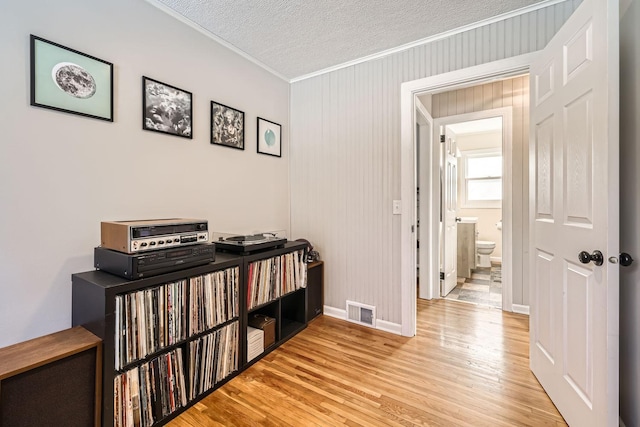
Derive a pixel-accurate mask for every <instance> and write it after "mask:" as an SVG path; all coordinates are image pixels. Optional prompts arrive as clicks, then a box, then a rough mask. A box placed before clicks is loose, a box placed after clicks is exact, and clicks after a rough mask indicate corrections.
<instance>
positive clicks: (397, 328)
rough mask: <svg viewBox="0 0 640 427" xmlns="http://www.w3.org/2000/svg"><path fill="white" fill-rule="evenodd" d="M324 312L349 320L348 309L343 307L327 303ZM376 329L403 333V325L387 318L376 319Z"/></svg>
mask: <svg viewBox="0 0 640 427" xmlns="http://www.w3.org/2000/svg"><path fill="white" fill-rule="evenodd" d="M323 314H324V315H325V316H329V317H335V318H336V319H340V320H347V310H343V309H341V308H335V307H330V306H328V305H325V306H324V313H323ZM375 329H377V330H379V331H384V332H389V333H392V334H395V335H402V325H400V324H398V323H392V322H387V321H386V320H380V319H376V327H375Z"/></svg>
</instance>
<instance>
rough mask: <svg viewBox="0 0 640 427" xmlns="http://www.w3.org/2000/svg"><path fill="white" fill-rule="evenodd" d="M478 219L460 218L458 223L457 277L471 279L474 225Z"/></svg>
mask: <svg viewBox="0 0 640 427" xmlns="http://www.w3.org/2000/svg"><path fill="white" fill-rule="evenodd" d="M477 223H478V218H476V217H462V218H460V221H458V264H457V268H458V277H466V278H469V277H471V270H473V269H474V268H476V225H477Z"/></svg>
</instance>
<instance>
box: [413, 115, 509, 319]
mask: <svg viewBox="0 0 640 427" xmlns="http://www.w3.org/2000/svg"><path fill="white" fill-rule="evenodd" d="M491 117H502V129H501V132H502V146H501V149H502V168H503V173H502V204H501V209H502V309H503V310H506V311H512V305H513V297H512V294H513V292H512V286H513V268H512V266H513V221H512V215H513V212H512V206H513V198H512V195H513V180H512V175H513V174H512V167H513V165H512V163H513V161H512V157H513V153H512V146H513V145H512V144H513V142H512V139H513V127H512V118H513V108H512V107H510V106H509V107H501V108H493V109H490V110H481V111H475V112H473V113H464V114H456V115H451V116H445V117H439V118H437V119H433V120H434V126H433V129H434V141H435V140H436V136H435V134H436V133H439V129H440V126H447V125H451V124H454V123H462V122H470V121H473V120H480V119H488V118H491ZM436 148H437V149H438V154H439V152H440V150H439V148H440V147H436V144H433V146H432V149H433V150H435V149H436ZM434 157H435V159H434V160H433V161H432V163H431V167H432V168H434V169H437V168H439V163H438V162H437V161H438V160H439V155H438V156H436V154H435V153H433V154H432V158H434ZM438 191H440V189H439V187H436V186H435V185H431V186H430V188H429V191H428V192H427V194H425V196H426V197H430V198H432V199H434V196H436V195H435V193H436V192H438ZM431 225H432V226H433V224H431ZM440 244H441V242H440ZM430 255H431V257H432V259H433V260H434V261H432V263H431V265H434V264H433V262H435V265H438V256H439V254H437V253H436V254H434V253H432V254H430ZM434 274H436V275H437V274H438V272H437V271H436V272H431V276H433V275H434ZM434 282H435V281H433V280H431V281H429V283H430V284H431V285H432V286H434V285H435V286H436V288H435V289H432V290H431V295H440V292H439V289H440V283H439V280H438V281H437V283H434Z"/></svg>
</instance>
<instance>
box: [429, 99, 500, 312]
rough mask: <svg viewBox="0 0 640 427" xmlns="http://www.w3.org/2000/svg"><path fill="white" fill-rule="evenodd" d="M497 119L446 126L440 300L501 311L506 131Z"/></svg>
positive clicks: (482, 119) (460, 122) (443, 151)
mask: <svg viewBox="0 0 640 427" xmlns="http://www.w3.org/2000/svg"><path fill="white" fill-rule="evenodd" d="M499 113H500V112H498V111H496V112H495V114H499ZM493 114H494V112H484V113H482V114H479V115H478V114H474V115H473V116H480V117H483V118H477V119H473V120H468V121H456V120H462V117H456V116H454V117H448V118H445V120H446V122H448V123H446V124H444V123H443V124H440V128H439V130H440V135H444V141H442V140H441V144H440V149H441V153H442V154H441V163H440V164H441V167H440V169H441V177H442V179H441V182H442V190H441V194H442V196H443V197H442V198H443V201H442V203H441V208H442V213H441V218H442V227H441V230H442V233H441V235H440V254H441V256H440V259H441V271H442V273H443V274H442V275H441V277H442V279H441V288H440V296H441V297H442V298H446V299H450V300H456V301H463V302H468V303H475V304H479V305H485V306H490V307H494V308H501V307H502V247H503V244H502V202H503V179H502V177H503V170H504V167H503V160H504V159H503V155H502V151H503V144H504V141H503V139H504V138H503V133H504V129H503V128H504V126H503V115H496V116H492V115H493ZM487 115H489V116H492V117H484V116H487ZM450 120H453V122H449V121H450Z"/></svg>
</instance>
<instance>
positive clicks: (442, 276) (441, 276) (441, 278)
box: [440, 271, 444, 280]
mask: <svg viewBox="0 0 640 427" xmlns="http://www.w3.org/2000/svg"><path fill="white" fill-rule="evenodd" d="M440 280H444V272H443V271H441V272H440Z"/></svg>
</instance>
